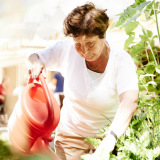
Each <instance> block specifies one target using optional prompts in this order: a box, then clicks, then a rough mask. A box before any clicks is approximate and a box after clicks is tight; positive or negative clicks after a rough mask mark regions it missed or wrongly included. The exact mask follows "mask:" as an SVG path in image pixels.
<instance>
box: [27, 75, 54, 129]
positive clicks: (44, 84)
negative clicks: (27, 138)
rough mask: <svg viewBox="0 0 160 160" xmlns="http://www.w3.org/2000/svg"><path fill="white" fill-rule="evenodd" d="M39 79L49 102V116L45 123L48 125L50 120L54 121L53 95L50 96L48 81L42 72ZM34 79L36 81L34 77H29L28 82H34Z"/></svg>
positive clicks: (47, 102)
mask: <svg viewBox="0 0 160 160" xmlns="http://www.w3.org/2000/svg"><path fill="white" fill-rule="evenodd" d="M39 80H40V82H41V84H42V89H43V92H44V96H45V99H46V104H47V110H48V118H47V120H46V121H45V122H44V123H45V125H46V126H48V125H50V122H52V120H53V115H54V110H53V103H52V100H51V96H50V93H49V90H48V87H47V84H46V81H45V79H44V76H43V74H42V73H40V75H39ZM33 81H34V79H32V78H29V81H28V84H30V83H33Z"/></svg>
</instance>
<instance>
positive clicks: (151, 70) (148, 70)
mask: <svg viewBox="0 0 160 160" xmlns="http://www.w3.org/2000/svg"><path fill="white" fill-rule="evenodd" d="M146 71H147V73H149V74H153V73H154V72H155V66H154V65H147V67H146Z"/></svg>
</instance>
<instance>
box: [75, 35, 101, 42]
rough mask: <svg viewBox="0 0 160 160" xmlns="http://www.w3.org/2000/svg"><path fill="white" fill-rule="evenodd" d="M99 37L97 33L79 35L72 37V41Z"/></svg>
mask: <svg viewBox="0 0 160 160" xmlns="http://www.w3.org/2000/svg"><path fill="white" fill-rule="evenodd" d="M98 38H99V37H98V36H97V35H81V36H78V37H74V38H73V39H74V41H94V40H96V39H98Z"/></svg>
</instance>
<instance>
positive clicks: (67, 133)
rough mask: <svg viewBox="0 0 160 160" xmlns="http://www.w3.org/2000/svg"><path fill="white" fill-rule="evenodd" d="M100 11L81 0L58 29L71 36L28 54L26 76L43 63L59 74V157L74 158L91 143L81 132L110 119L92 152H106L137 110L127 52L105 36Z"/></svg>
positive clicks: (105, 18)
mask: <svg viewBox="0 0 160 160" xmlns="http://www.w3.org/2000/svg"><path fill="white" fill-rule="evenodd" d="M105 11H106V10H101V9H96V8H95V6H94V4H92V3H87V4H85V5H82V6H79V7H77V8H75V9H74V10H73V11H72V12H71V13H70V14H69V15H68V16H67V17H66V18H65V20H64V28H63V30H64V34H65V35H66V36H69V37H72V38H73V39H69V40H63V41H59V42H57V43H56V44H55V45H53V46H52V47H50V48H47V49H43V50H41V51H39V52H37V53H34V54H31V55H30V56H29V57H28V60H27V64H28V68H29V75H30V77H32V78H37V77H38V75H39V73H40V72H41V71H42V70H43V68H47V69H49V70H57V71H60V72H61V73H62V75H63V76H64V78H65V82H64V87H65V88H64V95H65V98H64V102H63V107H62V110H61V119H60V123H59V125H58V127H57V130H56V137H55V148H56V153H57V155H58V156H59V157H60V158H61V159H62V160H79V159H80V155H82V154H85V153H87V151H88V149H90V148H92V146H90V145H89V144H88V142H86V141H84V139H85V138H86V137H88V136H89V137H94V136H95V135H96V134H97V133H99V129H101V128H103V127H104V125H105V124H107V123H108V124H110V122H109V121H108V120H107V119H106V118H105V117H107V118H108V119H110V121H112V123H111V125H110V129H109V131H108V132H107V133H105V135H104V139H103V141H102V142H101V144H100V146H99V148H98V149H97V150H96V152H95V153H94V156H97V155H98V154H99V152H100V150H101V148H104V149H105V151H106V152H107V151H108V152H112V151H113V149H114V147H115V143H116V138H119V137H120V136H121V135H122V134H123V133H124V132H125V130H126V129H127V127H128V125H129V123H130V120H131V118H132V116H133V114H134V112H135V111H136V109H137V100H138V80H137V76H136V69H135V65H134V62H133V60H132V58H131V56H130V55H129V54H128V53H127V52H125V51H124V50H122V49H119V48H117V47H115V46H113V45H112V44H110V43H109V42H107V40H106V30H107V28H108V25H109V18H108V16H107V14H106V13H105Z"/></svg>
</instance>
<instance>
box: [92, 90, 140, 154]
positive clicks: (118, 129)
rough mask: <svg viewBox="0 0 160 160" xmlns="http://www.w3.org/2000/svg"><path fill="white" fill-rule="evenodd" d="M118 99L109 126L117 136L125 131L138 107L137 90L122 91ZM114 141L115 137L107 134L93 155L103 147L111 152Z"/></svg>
mask: <svg viewBox="0 0 160 160" xmlns="http://www.w3.org/2000/svg"><path fill="white" fill-rule="evenodd" d="M119 99H120V106H119V108H118V110H117V113H116V115H115V117H114V120H113V122H112V124H111V126H110V128H109V129H110V130H112V131H113V132H114V133H115V134H116V135H117V137H118V138H119V137H120V136H121V135H122V134H123V133H124V132H125V131H126V129H127V127H128V126H129V123H130V121H131V118H132V116H133V114H134V113H135V111H136V110H137V108H138V105H137V102H138V91H136V90H131V91H126V92H123V93H122V94H121V95H120V96H119ZM115 143H116V139H115V137H114V136H113V135H111V134H107V135H106V136H105V138H104V139H103V141H102V142H101V144H100V145H99V147H98V149H97V150H96V152H95V153H94V156H97V155H98V154H99V153H100V152H101V151H102V149H104V151H105V152H107V151H108V152H112V151H113V150H114V147H115Z"/></svg>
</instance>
